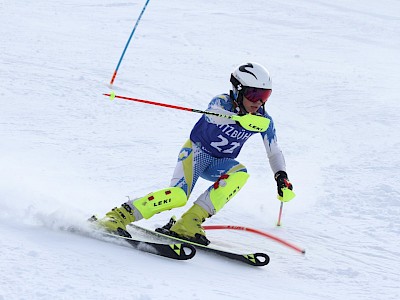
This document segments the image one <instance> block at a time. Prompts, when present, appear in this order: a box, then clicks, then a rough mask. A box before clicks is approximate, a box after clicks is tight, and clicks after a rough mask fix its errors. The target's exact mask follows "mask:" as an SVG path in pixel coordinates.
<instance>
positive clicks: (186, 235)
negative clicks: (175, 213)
mask: <svg viewBox="0 0 400 300" xmlns="http://www.w3.org/2000/svg"><path fill="white" fill-rule="evenodd" d="M208 217H209V214H208V212H207V211H206V210H205V209H203V208H202V207H201V206H199V205H197V204H194V205H193V206H192V207H191V208H190V209H189V210H188V211H187V212H186V213H184V214H183V215H182V217H181V218H180V219H179V220H178V221H176V220H175V219H174V218H171V220H170V221H169V222H168V224H166V225H165V226H163V227H161V228H157V229H156V231H157V232H160V233H163V234H166V235H171V236H174V237H177V238H180V239H183V240H187V241H190V242H194V243H197V244H202V245H205V246H207V245H208V244H210V241H209V240H208V239H207V238H206V233H205V231H204V229H203V227H202V226H201V224H202V223H203V222H204V221H205V219H206V218H208Z"/></svg>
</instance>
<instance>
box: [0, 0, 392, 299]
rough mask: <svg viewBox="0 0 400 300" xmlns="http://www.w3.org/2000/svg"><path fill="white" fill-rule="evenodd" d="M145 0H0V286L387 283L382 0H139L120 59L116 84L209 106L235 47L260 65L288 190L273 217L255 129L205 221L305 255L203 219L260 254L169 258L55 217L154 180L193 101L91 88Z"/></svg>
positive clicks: (388, 13)
mask: <svg viewBox="0 0 400 300" xmlns="http://www.w3.org/2000/svg"><path fill="white" fill-rule="evenodd" d="M144 2H145V1H143V2H139V1H133V2H126V1H117V2H115V1H110V0H100V1H97V2H93V1H89V0H82V1H79V2H77V1H72V0H66V1H59V0H55V1H43V0H40V1H35V2H27V1H22V2H18V1H11V0H5V1H2V2H1V3H0V14H1V19H2V21H3V22H2V26H1V27H0V39H1V40H0V50H1V55H0V63H1V72H0V80H1V81H0V82H1V87H2V88H1V89H0V97H1V101H2V106H1V110H0V140H1V146H0V151H1V152H0V170H1V180H0V237H1V238H0V247H1V249H2V251H1V257H0V270H1V271H0V300H3V299H4V300H8V299H121V298H129V299H140V300H149V299H157V300H158V299H170V298H172V297H173V298H178V299H205V298H207V297H208V298H210V299H214V298H215V299H280V298H282V297H284V298H285V299H289V300H290V299H296V300H298V299H300V300H301V299H307V300H310V299H326V300H330V299H332V300H333V299H334V300H336V299H351V300H353V299H354V300H355V299H357V300H358V299H363V300H364V299H374V300H376V299H379V300H390V299H393V300H394V299H399V298H400V288H399V283H398V281H399V269H400V252H399V250H398V240H399V234H400V229H399V228H400V222H399V215H400V189H399V182H398V170H399V168H400V160H399V156H398V153H399V152H400V142H399V135H398V133H397V128H399V125H400V124H399V123H400V121H399V120H400V116H399V108H400V105H399V102H398V91H397V85H398V82H399V79H400V78H399V73H398V66H399V58H398V53H399V50H400V42H399V39H398V38H397V37H398V36H399V34H400V14H399V11H400V4H399V3H398V1H394V0H384V1H383V2H382V1H381V2H379V3H377V2H374V1H370V0H368V1H364V2H362V4H361V3H359V2H358V1H354V0H351V1H344V0H339V1H336V2H335V3H332V2H329V1H326V0H318V1H313V2H312V3H311V2H293V1H283V2H282V1H261V0H255V1H251V2H248V3H247V2H243V1H236V0H235V1H229V2H226V1H225V2H224V1H222V2H221V1H220V2H215V1H200V2H199V1H179V0H171V1H168V2H166V1H150V3H149V5H148V7H147V10H146V12H145V14H144V16H143V18H142V20H141V22H140V24H139V26H138V28H137V31H136V33H135V36H134V38H133V39H132V42H131V45H130V47H129V48H128V50H127V53H126V55H125V58H124V60H123V62H122V64H121V67H120V70H119V72H118V75H117V78H116V81H115V85H114V90H115V91H116V93H117V94H121V95H126V96H132V97H138V98H143V99H150V100H154V101H159V102H165V103H171V104H176V105H182V106H186V107H193V108H198V109H205V108H206V106H207V104H208V102H209V100H210V99H211V98H212V97H213V96H214V95H216V94H219V93H223V92H228V90H229V88H230V86H229V74H230V72H231V71H232V69H233V68H234V67H235V66H236V65H237V64H239V63H242V62H247V61H257V62H260V63H262V64H264V65H266V66H267V68H268V69H269V70H270V72H271V74H272V78H273V85H274V92H273V94H272V96H271V99H270V100H269V102H268V103H267V110H268V112H269V113H270V114H271V115H272V116H273V118H274V121H275V124H276V127H277V133H278V138H279V142H280V145H281V147H282V149H283V151H284V153H285V158H286V161H287V166H288V173H289V176H290V179H291V181H292V182H293V185H294V188H295V191H296V194H297V197H296V198H295V199H294V200H293V201H291V202H290V203H286V204H284V208H283V219H282V222H283V226H282V227H281V228H277V227H276V226H275V223H276V219H277V215H278V211H279V201H277V200H276V195H275V193H276V192H275V189H276V187H275V183H274V181H273V177H272V175H273V174H271V171H270V169H269V166H268V162H267V161H266V158H265V150H264V149H263V147H262V144H261V141H260V139H259V138H258V137H254V138H252V139H251V140H249V142H248V144H247V145H246V146H245V147H244V149H243V151H242V153H241V155H240V156H239V158H238V159H239V160H240V161H241V162H242V163H243V164H244V165H246V167H247V168H248V170H249V172H250V174H251V177H250V180H249V182H248V184H247V185H246V187H245V188H244V189H243V190H242V191H241V193H240V194H239V195H238V196H237V197H236V198H235V199H234V200H232V201H231V202H230V203H229V204H228V205H227V206H226V207H225V208H224V210H223V211H221V212H220V213H219V214H218V215H216V216H214V217H213V218H211V219H209V220H207V224H231V225H241V226H248V227H253V228H257V229H260V230H264V231H266V232H269V233H271V234H274V235H276V236H279V237H281V238H283V239H285V240H288V241H290V242H292V243H294V244H297V245H299V246H301V247H304V248H305V249H306V251H307V252H306V255H305V256H302V255H300V254H298V253H296V252H295V251H293V250H291V249H288V248H286V247H284V246H282V245H280V244H278V243H275V242H273V241H271V240H268V239H265V238H262V237H259V236H257V235H254V234H250V233H245V232H237V231H235V232H234V231H219V230H215V231H210V232H209V233H208V236H209V238H210V239H211V240H214V241H215V244H216V245H217V244H218V245H220V246H225V247H231V248H232V249H236V250H237V251H243V253H245V252H247V251H266V252H267V253H269V254H270V256H271V262H270V264H269V265H268V266H267V267H264V268H251V267H248V266H244V265H242V264H239V263H235V262H231V261H227V260H225V259H222V258H220V257H217V256H213V255H210V254H207V253H202V252H200V251H199V252H198V253H197V254H196V256H195V257H194V258H193V259H192V260H190V261H185V262H177V261H173V260H168V259H165V258H161V257H157V256H154V255H152V254H149V253H143V252H140V251H135V250H132V249H130V248H129V247H125V246H123V245H121V244H116V243H113V242H110V241H103V240H96V239H91V238H87V237H84V236H80V235H77V234H73V233H70V232H65V231H63V230H60V228H61V227H66V226H69V225H82V226H85V225H84V223H85V220H86V219H87V218H88V217H90V215H92V214H94V213H98V214H100V215H101V214H104V213H105V212H106V211H108V210H109V209H110V208H112V207H113V206H116V205H119V204H120V203H122V202H124V201H126V199H127V198H126V197H127V196H129V197H138V196H142V195H144V194H146V193H149V192H151V191H154V190H157V189H160V188H163V187H165V186H167V185H168V184H169V180H170V176H171V174H172V172H173V168H174V167H175V161H176V156H177V154H178V152H179V150H180V147H181V145H182V144H183V143H184V142H185V141H186V139H187V138H188V134H189V130H190V128H191V126H193V125H194V124H195V122H196V121H197V119H198V117H199V115H195V114H191V113H187V112H182V111H177V110H168V109H165V108H160V107H156V106H149V105H144V104H139V103H133V102H132V103H131V102H130V101H122V100H114V101H110V100H109V99H107V98H106V97H104V96H102V93H105V92H108V91H109V88H108V84H107V83H108V82H109V80H110V79H111V75H112V73H113V71H114V69H115V66H116V63H117V62H118V59H119V57H120V55H121V52H122V50H123V47H124V45H125V43H126V41H127V38H128V37H129V34H130V33H131V30H132V28H133V26H134V23H135V22H136V18H137V16H138V15H139V13H140V11H141V9H142V6H143V5H144ZM208 185H209V183H207V182H204V181H201V180H200V181H199V182H198V185H196V187H195V190H194V191H193V194H192V196H191V199H190V200H189V203H191V202H192V201H194V199H196V197H197V196H198V195H199V194H200V193H201V192H202V191H203V190H204V189H205V188H206V187H207V186H208ZM189 203H188V205H189ZM188 205H187V206H186V208H179V209H176V210H174V211H171V212H166V213H162V214H159V215H157V216H154V218H152V219H151V220H143V221H140V225H142V226H146V227H148V228H155V227H156V226H160V225H163V224H164V223H165V222H166V221H167V220H168V219H169V217H170V216H171V215H172V214H175V215H177V216H180V214H181V213H182V212H183V211H184V210H185V209H187V207H188Z"/></svg>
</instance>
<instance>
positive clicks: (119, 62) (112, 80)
mask: <svg viewBox="0 0 400 300" xmlns="http://www.w3.org/2000/svg"><path fill="white" fill-rule="evenodd" d="M149 1H150V0H147V1H146V3H145V4H144V6H143V9H142V11H141V13H140V15H139V18H138V19H137V20H136V24H135V26H134V27H133V30H132V32H131V35H130V36H129V39H128V41H127V42H126V45H125V48H124V51H123V52H122V55H121V57H120V59H119V61H118V64H117V67H116V68H115V71H114V74H113V76H112V78H111V81H110V85H111V86H112V85H113V83H114V80H115V77H116V76H117V72H118V69H119V66H120V65H121V62H122V59H123V58H124V55H125V52H126V49H128V46H129V43H130V42H131V39H132V37H133V35H134V33H135V31H136V28H137V27H138V25H139V22H140V19H141V18H142V16H143V13H144V11H145V10H146V7H147V4H148V3H149Z"/></svg>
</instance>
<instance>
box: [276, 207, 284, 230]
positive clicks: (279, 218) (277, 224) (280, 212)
mask: <svg viewBox="0 0 400 300" xmlns="http://www.w3.org/2000/svg"><path fill="white" fill-rule="evenodd" d="M282 209H283V202H281V207H280V209H279V216H278V223H276V226H281V217H282Z"/></svg>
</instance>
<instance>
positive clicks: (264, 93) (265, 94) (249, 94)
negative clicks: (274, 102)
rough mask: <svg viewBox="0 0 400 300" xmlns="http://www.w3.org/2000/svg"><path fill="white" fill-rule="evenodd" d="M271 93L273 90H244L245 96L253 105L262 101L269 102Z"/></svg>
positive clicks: (245, 88) (246, 88)
mask: <svg viewBox="0 0 400 300" xmlns="http://www.w3.org/2000/svg"><path fill="white" fill-rule="evenodd" d="M271 93H272V90H266V89H260V88H255V87H247V86H246V87H244V88H243V96H245V97H246V99H247V100H249V101H251V102H253V103H256V102H258V101H261V102H262V103H265V102H267V100H268V98H269V96H271Z"/></svg>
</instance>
